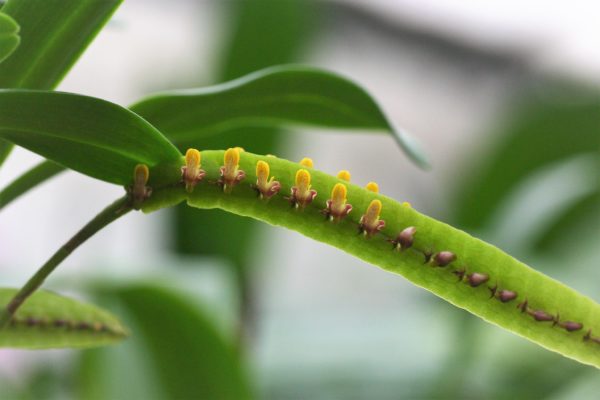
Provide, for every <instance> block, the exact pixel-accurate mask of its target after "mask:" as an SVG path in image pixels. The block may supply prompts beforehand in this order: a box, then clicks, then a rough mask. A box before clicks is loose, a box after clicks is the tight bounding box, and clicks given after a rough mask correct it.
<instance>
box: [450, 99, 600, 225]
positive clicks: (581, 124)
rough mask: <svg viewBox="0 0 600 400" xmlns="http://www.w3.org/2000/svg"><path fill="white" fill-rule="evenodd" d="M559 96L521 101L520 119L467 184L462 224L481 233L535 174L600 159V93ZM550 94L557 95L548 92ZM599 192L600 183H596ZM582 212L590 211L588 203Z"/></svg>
mask: <svg viewBox="0 0 600 400" xmlns="http://www.w3.org/2000/svg"><path fill="white" fill-rule="evenodd" d="M555 90H556V93H557V96H548V97H543V96H541V95H540V93H530V94H527V95H525V96H524V99H523V100H520V101H519V102H518V103H519V105H518V106H517V107H516V110H517V111H516V115H512V116H509V121H508V122H507V123H506V125H505V126H504V127H503V130H502V131H501V132H499V133H498V134H497V135H495V137H496V138H497V139H496V141H497V143H496V144H494V146H493V149H492V151H489V152H483V153H481V154H482V156H483V158H484V159H483V160H481V159H480V160H475V162H477V163H479V164H481V165H480V166H478V167H477V168H472V169H471V175H472V178H471V179H465V180H464V181H462V184H461V186H460V189H459V190H457V193H459V194H460V200H459V201H458V202H457V204H458V205H459V208H458V210H457V223H458V224H459V225H461V226H464V227H465V228H468V229H481V228H483V227H485V226H486V225H487V224H488V223H489V221H490V220H491V218H493V217H494V215H495V213H496V211H497V209H498V207H499V206H500V205H501V204H502V202H503V201H504V200H505V199H506V198H508V196H509V195H510V194H511V193H512V191H513V190H514V189H515V188H516V187H517V186H518V185H519V184H520V183H521V182H522V181H523V180H524V179H525V178H526V177H527V176H528V175H529V174H531V173H532V172H534V171H536V170H538V169H540V168H543V167H544V166H547V165H549V164H552V163H557V162H560V161H561V160H566V159H568V158H570V157H573V156H576V155H578V154H587V153H592V154H595V155H596V157H598V156H599V155H600V124H599V123H598V120H599V118H600V111H599V110H600V93H598V92H597V91H593V90H585V89H582V88H576V87H570V88H560V89H555ZM547 92H552V90H548V91H546V92H545V93H547ZM596 185H597V186H596V188H595V189H594V191H595V192H596V193H598V192H600V179H597V180H596ZM583 203H584V204H582V205H581V207H585V204H586V203H587V202H583Z"/></svg>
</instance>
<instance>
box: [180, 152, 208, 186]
mask: <svg viewBox="0 0 600 400" xmlns="http://www.w3.org/2000/svg"><path fill="white" fill-rule="evenodd" d="M201 159H202V156H201V155H200V152H199V151H198V150H196V149H188V151H186V152H185V166H184V167H181V177H182V181H183V183H185V190H186V191H187V192H188V193H192V192H193V191H194V186H196V185H197V184H198V182H200V181H201V180H202V178H204V176H205V175H206V172H204V170H202V169H200V160H201Z"/></svg>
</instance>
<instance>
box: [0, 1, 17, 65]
mask: <svg viewBox="0 0 600 400" xmlns="http://www.w3.org/2000/svg"><path fill="white" fill-rule="evenodd" d="M20 40H21V38H20V37H19V25H18V24H17V23H16V22H15V20H14V19H12V18H11V17H10V16H8V15H6V14H4V13H1V12H0V62H2V61H4V60H5V59H6V58H8V56H10V55H11V54H12V52H13V51H15V49H16V48H17V47H18V46H19V42H20Z"/></svg>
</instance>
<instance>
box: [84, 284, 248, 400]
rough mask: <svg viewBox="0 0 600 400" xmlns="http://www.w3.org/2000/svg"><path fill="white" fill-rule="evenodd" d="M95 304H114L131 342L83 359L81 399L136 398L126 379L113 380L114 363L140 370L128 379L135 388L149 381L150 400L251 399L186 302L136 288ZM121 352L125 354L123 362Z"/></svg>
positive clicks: (226, 352)
mask: <svg viewBox="0 0 600 400" xmlns="http://www.w3.org/2000/svg"><path fill="white" fill-rule="evenodd" d="M101 299H103V300H104V301H108V302H109V303H117V304H118V306H117V308H118V309H120V310H121V311H122V313H123V315H124V317H125V318H127V321H128V324H130V326H131V329H132V337H131V339H129V340H128V341H127V343H124V344H123V345H122V346H120V348H116V347H115V348H106V349H97V350H94V351H93V352H87V353H86V354H84V355H83V359H82V361H83V362H82V364H81V365H80V372H81V374H82V376H81V377H82V378H83V379H81V382H82V384H83V385H82V387H81V392H80V395H81V396H82V397H83V398H90V399H96V398H98V399H104V398H112V397H114V396H118V395H121V394H122V393H130V394H132V395H133V394H134V392H138V395H139V388H128V387H127V386H128V385H130V384H131V380H130V379H129V374H128V373H127V374H126V375H121V376H118V375H117V376H115V374H114V371H112V369H113V368H117V370H118V369H119V366H115V365H114V363H115V362H120V363H121V364H122V363H123V362H126V363H127V364H128V365H130V366H131V365H134V364H136V363H137V364H143V372H144V373H142V374H140V373H139V372H138V373H134V374H132V377H133V379H137V380H136V383H137V384H138V385H139V384H142V385H143V384H145V383H144V380H151V382H149V383H150V387H154V388H155V390H153V391H152V392H151V393H150V394H151V397H150V399H153V398H154V399H161V398H169V399H247V398H249V397H251V396H250V389H249V387H248V382H247V379H246V377H245V374H244V371H243V367H242V364H241V363H240V360H239V356H238V355H237V354H236V352H235V350H234V348H233V346H232V345H231V344H230V343H227V342H226V341H225V340H224V338H222V337H221V335H220V334H219V333H218V332H217V330H216V329H215V327H214V326H213V325H212V324H211V322H210V321H209V320H208V319H207V318H206V316H205V315H204V314H203V312H202V310H200V309H198V308H197V307H196V306H194V304H195V302H194V301H192V300H191V299H189V298H188V297H186V296H184V295H182V294H179V293H176V292H174V291H172V290H170V289H166V288H163V287H160V286H156V285H152V284H142V283H140V284H134V285H129V286H124V287H119V288H116V289H108V290H104V291H103V293H102V296H101ZM121 352H126V353H127V355H128V356H129V357H128V359H127V360H124V359H123V358H122V357H121V355H120V353H121ZM119 360H120V361H119ZM125 372H126V371H125ZM156 390H158V393H156ZM144 396H147V394H145V395H144ZM144 398H148V397H144Z"/></svg>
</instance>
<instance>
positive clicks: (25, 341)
mask: <svg viewBox="0 0 600 400" xmlns="http://www.w3.org/2000/svg"><path fill="white" fill-rule="evenodd" d="M16 293H17V289H0V304H7V303H8V302H9V301H10V299H11V298H12V297H13V296H14V295H15V294H16ZM126 335H127V333H126V330H125V328H124V327H123V326H122V325H121V323H120V322H119V320H117V318H115V317H114V316H112V315H110V314H109V313H107V312H106V311H103V310H101V309H99V308H97V307H95V306H92V305H89V304H84V303H81V302H79V301H76V300H73V299H69V298H66V297H62V296H59V295H57V294H54V293H50V292H45V291H37V292H36V293H34V294H33V295H32V296H31V297H30V298H29V299H28V300H27V302H25V303H24V304H23V306H21V307H20V308H19V310H17V312H16V314H15V316H14V317H13V320H12V322H11V323H10V325H8V326H7V327H6V328H4V329H2V330H0V347H21V348H28V349H44V348H54V347H94V346H102V345H105V344H110V343H115V342H118V341H120V340H122V339H123V338H124V337H125V336H126Z"/></svg>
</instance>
